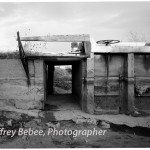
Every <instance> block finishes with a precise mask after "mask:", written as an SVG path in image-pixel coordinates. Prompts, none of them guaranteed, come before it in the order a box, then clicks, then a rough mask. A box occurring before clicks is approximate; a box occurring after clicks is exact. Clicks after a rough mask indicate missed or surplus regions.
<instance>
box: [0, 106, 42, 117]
mask: <svg viewBox="0 0 150 150" xmlns="http://www.w3.org/2000/svg"><path fill="white" fill-rule="evenodd" d="M0 111H10V112H11V111H12V112H17V113H22V114H27V115H29V116H33V117H36V118H38V117H39V114H40V112H41V111H40V110H22V109H16V108H15V107H12V106H5V107H0Z"/></svg>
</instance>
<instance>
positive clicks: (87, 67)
mask: <svg viewBox="0 0 150 150" xmlns="http://www.w3.org/2000/svg"><path fill="white" fill-rule="evenodd" d="M83 71H85V72H84V73H83V74H84V84H83V85H84V87H83V91H84V95H83V104H82V107H83V111H85V112H87V113H89V114H94V108H95V107H94V53H91V55H90V57H89V58H87V59H86V60H85V61H84V62H83Z"/></svg>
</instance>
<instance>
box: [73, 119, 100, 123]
mask: <svg viewBox="0 0 150 150" xmlns="http://www.w3.org/2000/svg"><path fill="white" fill-rule="evenodd" d="M72 120H73V121H74V122H75V123H76V124H82V123H88V124H93V125H97V120H96V119H94V118H88V119H84V118H74V119H72Z"/></svg>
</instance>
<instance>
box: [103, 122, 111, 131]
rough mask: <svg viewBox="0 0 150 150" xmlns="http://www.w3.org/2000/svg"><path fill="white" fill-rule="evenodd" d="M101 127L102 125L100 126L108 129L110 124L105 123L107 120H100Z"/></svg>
mask: <svg viewBox="0 0 150 150" xmlns="http://www.w3.org/2000/svg"><path fill="white" fill-rule="evenodd" d="M101 127H102V128H106V129H109V128H110V124H109V123H107V122H105V121H102V122H101Z"/></svg>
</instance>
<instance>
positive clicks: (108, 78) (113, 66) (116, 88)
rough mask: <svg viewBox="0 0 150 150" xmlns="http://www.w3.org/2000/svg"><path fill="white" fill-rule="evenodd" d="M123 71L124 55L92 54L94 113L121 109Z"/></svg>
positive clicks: (117, 111) (116, 111)
mask: <svg viewBox="0 0 150 150" xmlns="http://www.w3.org/2000/svg"><path fill="white" fill-rule="evenodd" d="M120 76H125V73H124V57H123V56H122V55H119V54H115V55H114V54H109V55H108V54H97V55H96V54H95V55H94V77H95V78H94V101H95V111H96V113H98V112H99V113H103V112H114V113H119V110H120V109H121V108H120V107H121V103H120V101H121V88H122V87H121V82H120V80H119V79H120V78H119V77H120Z"/></svg>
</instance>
